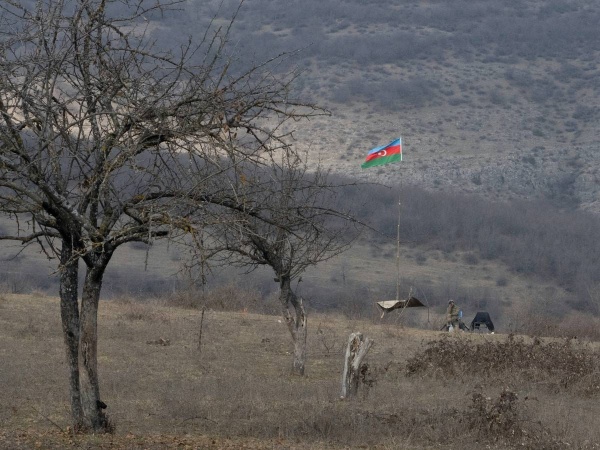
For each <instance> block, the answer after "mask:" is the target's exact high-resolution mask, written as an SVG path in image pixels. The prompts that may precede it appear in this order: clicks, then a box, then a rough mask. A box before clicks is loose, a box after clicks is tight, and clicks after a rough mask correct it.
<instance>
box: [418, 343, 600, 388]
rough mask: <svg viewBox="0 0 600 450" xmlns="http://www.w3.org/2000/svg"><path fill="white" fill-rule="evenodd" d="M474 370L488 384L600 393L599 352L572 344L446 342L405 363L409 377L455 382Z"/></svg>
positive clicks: (435, 345) (433, 346)
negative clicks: (517, 382)
mask: <svg viewBox="0 0 600 450" xmlns="http://www.w3.org/2000/svg"><path fill="white" fill-rule="evenodd" d="M473 371H476V372H478V373H480V374H482V375H483V376H485V377H486V378H487V379H489V380H497V379H498V378H503V377H504V376H505V375H506V374H508V373H510V374H511V378H512V379H514V378H515V377H520V378H521V379H522V380H528V381H532V382H542V381H543V382H544V383H545V384H546V385H548V386H554V388H553V389H556V387H558V388H560V389H571V388H574V390H575V391H582V389H583V391H584V392H586V393H587V394H586V395H589V394H591V393H598V392H600V387H599V388H596V387H595V386H596V384H595V383H597V381H598V371H599V364H598V355H597V352H595V351H592V350H590V349H587V348H585V347H582V346H579V345H575V344H574V343H573V342H572V340H570V339H565V340H563V341H561V342H557V341H552V342H548V343H543V342H542V341H541V340H540V339H538V338H534V339H533V340H532V341H531V342H530V343H527V342H525V340H524V339H522V338H515V337H514V336H513V335H510V336H509V337H508V339H506V340H505V341H485V342H481V343H475V344H473V343H471V342H469V341H467V340H459V339H450V338H443V339H439V340H435V341H431V342H429V343H428V344H427V348H426V349H425V350H424V351H423V352H421V353H418V354H416V355H414V356H413V357H411V358H410V359H409V360H408V361H407V365H406V374H407V375H408V376H417V375H424V376H432V375H435V376H440V377H445V378H453V377H457V376H460V375H461V374H469V373H471V372H473Z"/></svg>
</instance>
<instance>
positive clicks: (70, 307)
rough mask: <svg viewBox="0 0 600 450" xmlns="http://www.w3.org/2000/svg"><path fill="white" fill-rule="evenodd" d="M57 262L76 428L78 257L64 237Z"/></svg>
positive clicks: (79, 422) (79, 420)
mask: <svg viewBox="0 0 600 450" xmlns="http://www.w3.org/2000/svg"><path fill="white" fill-rule="evenodd" d="M60 264H61V271H60V316H61V321H62V329H63V337H64V340H65V350H66V356H67V366H68V370H69V394H70V398H71V418H72V420H73V430H75V431H79V430H81V429H82V428H83V427H84V423H85V421H84V414H83V408H82V406H81V389H80V386H79V325H80V322H79V304H78V289H77V288H78V283H79V280H78V275H79V270H78V269H79V268H78V264H79V259H78V258H74V257H73V247H72V246H71V245H70V243H69V242H68V241H67V240H66V239H65V240H63V242H62V247H61V252H60Z"/></svg>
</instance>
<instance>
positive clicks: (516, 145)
mask: <svg viewBox="0 0 600 450" xmlns="http://www.w3.org/2000/svg"><path fill="white" fill-rule="evenodd" d="M238 6H239V2H237V1H225V2H222V1H216V0H215V1H203V2H200V1H188V2H185V3H182V4H181V9H182V10H183V11H172V12H164V13H162V14H156V15H155V16H149V17H147V18H146V19H147V21H148V24H149V28H150V30H151V33H152V37H153V38H155V39H156V42H157V45H160V46H163V47H165V48H171V49H176V48H177V45H178V42H181V41H185V40H186V39H187V35H188V34H189V33H191V34H195V35H199V34H200V33H204V31H205V29H206V27H207V26H209V25H210V24H211V23H212V25H213V26H219V25H220V24H226V23H227V22H228V20H229V18H230V17H231V16H232V15H233V14H234V13H235V11H236V10H237V8H238ZM112 7H118V6H117V5H116V4H115V5H112ZM182 12H183V14H182ZM598 23H600V5H599V4H597V2H593V1H567V0H556V1H544V2H535V1H526V0H514V1H502V2H497V1H491V0H489V1H488V0H481V1H477V2H469V1H460V0H456V1H454V0H453V1H403V2H400V3H398V2H395V1H385V0H382V1H376V2H374V1H373V2H365V1H358V0H356V1H353V0H349V1H330V2H322V1H313V0H303V1H302V2H300V1H282V0H280V1H264V0H256V1H247V2H245V3H244V4H243V5H242V6H241V8H240V9H239V11H238V13H237V19H236V23H235V26H234V28H233V31H232V35H231V36H232V39H231V42H230V47H229V49H230V51H231V52H232V54H234V55H235V56H236V58H237V59H238V64H240V65H246V64H249V63H252V62H256V61H264V60H266V59H268V58H270V57H273V56H274V55H277V54H279V53H282V52H291V53H290V55H289V56H288V57H286V58H284V59H283V60H282V61H281V64H280V65H279V67H278V69H279V70H281V71H282V72H284V71H288V70H292V69H294V68H298V69H299V70H300V71H301V74H300V76H299V78H298V83H297V89H298V91H299V94H300V96H301V97H303V98H306V99H308V100H312V101H315V102H317V103H318V104H319V105H321V106H323V107H325V108H327V109H328V110H330V111H331V115H330V116H326V117H325V116H324V117H320V118H316V119H313V120H311V121H310V122H307V123H305V124H299V129H298V130H297V132H296V133H295V137H296V139H297V145H298V146H300V147H301V148H303V149H305V150H306V151H307V154H308V157H309V161H311V162H312V163H313V164H316V163H317V162H320V163H321V164H323V165H325V166H327V167H330V168H331V169H332V171H333V172H334V173H335V174H336V175H337V176H339V177H342V178H340V179H343V180H348V179H350V180H351V181H354V180H359V181H361V182H367V183H369V184H366V185H362V186H359V187H357V188H348V189H346V190H345V191H344V193H343V195H342V196H341V197H340V200H339V201H340V206H342V207H344V206H349V205H352V206H353V207H354V208H355V211H356V214H357V216H358V217H359V218H360V219H362V220H365V221H368V222H369V223H370V224H371V226H372V227H373V228H374V229H375V230H376V232H374V233H372V234H369V235H365V236H364V237H363V239H362V240H361V241H360V242H359V243H357V245H356V246H355V247H354V248H353V249H352V250H351V251H350V252H348V253H347V254H345V255H342V256H341V257H340V258H337V259H334V260H332V261H330V262H328V263H327V264H323V265H322V266H319V267H318V268H317V269H316V270H313V271H309V272H308V273H307V274H306V276H305V277H303V278H304V281H303V282H302V284H300V285H298V286H297V288H298V289H299V291H300V293H301V294H302V295H304V296H306V297H307V299H308V301H309V302H310V304H311V306H312V307H314V308H316V309H320V310H329V309H338V310H342V311H343V312H345V313H347V314H348V315H364V314H365V313H366V312H372V308H373V301H375V300H381V299H386V298H393V297H394V295H395V292H396V260H395V258H396V247H395V245H396V225H397V219H398V208H397V203H398V199H400V201H401V202H402V209H401V210H400V223H401V244H402V247H401V258H400V269H401V270H400V273H401V291H402V295H406V294H407V293H408V291H409V290H410V289H414V291H416V292H418V295H419V296H421V297H423V298H424V299H426V301H427V302H428V303H429V304H430V305H431V306H432V307H434V308H437V309H438V310H443V308H444V305H445V302H446V300H447V298H448V297H449V296H452V297H454V298H456V299H457V300H458V302H459V303H460V304H461V306H462V307H463V308H464V309H465V310H467V311H468V312H469V313H472V314H474V313H475V311H476V310H479V309H486V310H489V311H491V312H492V313H493V316H495V318H497V321H498V322H499V324H500V325H501V326H502V327H503V328H504V329H514V330H522V329H523V327H525V326H526V324H525V323H524V322H525V321H526V320H527V321H530V320H533V319H530V318H531V317H542V318H544V320H545V319H546V318H548V319H550V320H554V321H555V322H556V319H557V318H561V319H563V320H567V319H568V318H571V319H570V320H576V321H577V322H578V323H579V325H578V326H579V327H580V328H582V327H584V325H583V322H582V320H583V319H582V315H583V316H585V315H597V314H598V313H599V311H600V261H599V258H600V257H598V256H597V255H600V252H599V251H598V250H600V249H598V246H599V245H600V244H599V242H600V239H598V238H599V237H600V236H598V234H599V233H600V231H599V230H600V227H599V226H598V225H599V222H598V221H599V220H600V219H599V218H598V213H600V202H599V199H598V195H599V192H598V189H599V186H600V183H598V181H599V179H598V178H599V172H598V169H599V166H600V162H599V158H598V156H597V153H598V150H599V147H600V146H599V143H600V128H599V126H598V120H599V119H600V106H599V105H600V98H599V97H600V72H599V70H600V69H599V67H598V62H599V61H600V28H599V27H598ZM180 30H186V31H185V33H181V32H180ZM296 50H298V51H296ZM398 136H402V138H403V144H404V161H403V162H402V163H400V164H392V165H388V166H384V167H378V168H374V169H370V170H365V171H363V170H362V169H361V168H360V164H361V162H362V161H363V160H364V156H365V154H366V152H367V151H368V150H369V149H370V148H372V147H374V146H376V145H379V144H383V143H386V142H388V141H390V140H392V139H393V138H395V137H398ZM380 184H383V185H386V186H389V188H385V187H383V186H380ZM0 226H1V227H4V228H9V227H11V226H12V225H11V224H10V223H9V222H1V223H0ZM1 249H2V255H3V256H2V260H3V262H2V266H1V269H0V271H1V273H0V277H1V278H0V283H1V284H2V288H3V289H4V290H7V291H10V292H27V291H31V290H32V289H38V290H44V291H54V292H56V277H55V276H54V275H53V274H52V272H51V270H52V269H51V268H52V267H53V266H54V264H53V263H48V262H47V261H46V260H45V258H44V255H41V254H39V253H37V251H36V250H35V249H33V248H28V249H25V250H23V251H22V249H21V248H20V247H19V246H18V245H16V244H6V243H3V245H2V248H1ZM119 252H120V253H118V254H117V255H116V258H117V259H116V261H115V262H116V264H115V265H113V266H112V267H111V268H110V269H109V271H108V273H107V276H106V282H105V287H106V289H107V296H109V297H111V296H124V295H132V296H138V297H152V296H159V295H179V296H182V294H181V292H182V290H183V291H187V294H186V295H185V296H183V297H186V296H187V297H186V298H182V301H184V302H185V301H187V302H192V303H194V302H196V303H198V302H199V301H201V299H202V292H203V291H202V288H198V287H191V279H190V278H189V277H188V275H187V274H185V273H182V272H179V271H180V269H181V264H180V262H181V261H182V260H184V259H185V258H186V255H185V253H184V252H183V250H181V249H178V248H176V247H173V246H169V245H167V244H166V243H161V244H158V245H156V246H155V247H153V248H147V247H145V246H144V245H131V246H130V247H128V248H127V249H122V250H120V251H119ZM208 275H209V278H208V284H207V285H206V286H204V289H212V290H214V289H224V291H223V292H224V294H223V295H224V296H227V295H229V296H231V291H227V289H228V288H229V287H231V286H235V285H237V284H240V283H242V282H243V283H244V284H245V285H246V286H251V288H250V289H249V290H247V293H248V299H247V300H248V301H247V302H246V304H241V305H240V308H242V307H248V306H249V307H251V308H254V309H256V310H260V309H261V308H262V309H264V308H265V306H264V305H265V304H266V305H268V306H267V307H268V308H271V307H275V301H272V302H271V301H270V300H269V299H270V298H271V297H272V296H273V295H275V294H274V292H275V289H276V285H275V283H273V282H272V275H271V274H270V273H268V272H267V271H264V272H262V271H257V272H255V273H253V274H252V275H251V278H250V279H251V281H248V280H249V278H248V275H243V274H240V273H237V272H234V271H233V270H231V269H219V270H215V271H213V272H210V273H208ZM242 277H244V278H243V281H242ZM227 292H229V294H228V293H227ZM264 299H266V302H264V301H263V300H264ZM269 305H270V306H269ZM524 317H527V318H528V319H524ZM544 320H542V321H541V322H540V323H543V324H544V325H543V326H544V327H545V329H544V330H545V331H546V332H548V331H549V330H548V324H547V323H546V322H545V321H544ZM528 326H530V327H532V325H531V323H529V325H528ZM540 326H541V325H540Z"/></svg>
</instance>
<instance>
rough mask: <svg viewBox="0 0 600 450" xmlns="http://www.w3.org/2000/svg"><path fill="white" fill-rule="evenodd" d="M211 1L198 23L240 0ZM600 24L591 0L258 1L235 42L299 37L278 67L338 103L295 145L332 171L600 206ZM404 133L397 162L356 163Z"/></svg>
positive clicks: (275, 46) (264, 52)
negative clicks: (366, 168) (368, 166)
mask: <svg viewBox="0 0 600 450" xmlns="http://www.w3.org/2000/svg"><path fill="white" fill-rule="evenodd" d="M217 4H220V2H212V3H211V2H202V4H200V3H190V4H188V6H187V11H188V13H189V16H188V17H189V18H190V20H192V21H193V23H195V24H196V25H195V26H196V27H198V26H201V25H198V24H203V23H206V22H207V21H208V19H209V18H210V17H212V14H216V15H217V17H228V14H231V11H232V9H233V8H234V7H235V6H237V2H235V1H232V2H226V3H225V6H224V7H222V8H221V9H220V10H219V9H218V8H217ZM228 6H229V7H228ZM173 20H174V19H173ZM599 22H600V5H598V3H597V2H593V1H585V0H554V1H544V2H537V1H532V0H518V1H510V2H508V1H507V2H500V3H499V2H497V1H493V0H480V1H477V2H472V1H461V0H457V1H452V2H447V1H426V2H417V1H414V2H413V1H404V2H400V3H398V2H395V1H377V2H362V1H358V0H351V1H343V2H342V1H333V2H320V1H313V0H309V1H303V2H296V1H294V2H289V1H254V2H252V4H250V3H248V4H244V5H242V8H241V9H240V11H239V13H238V17H237V23H236V26H234V31H233V32H234V36H233V38H232V44H233V46H234V48H235V50H236V53H237V55H238V56H239V57H240V58H241V59H242V60H244V61H248V60H258V61H260V60H261V59H266V58H267V57H272V56H273V55H276V54H278V53H280V52H283V51H294V50H296V49H300V52H298V53H294V54H292V56H291V57H290V58H289V59H286V60H285V61H284V63H283V64H282V69H285V68H290V67H298V68H299V69H300V70H301V75H300V77H299V79H298V87H299V88H300V93H301V95H302V96H303V97H308V98H311V99H313V100H314V101H316V102H318V103H319V104H320V105H321V106H323V107H325V108H327V109H329V110H330V111H331V113H332V115H331V116H330V117H321V118H318V119H315V120H312V121H311V122H310V123H308V124H307V125H306V126H304V127H303V128H301V129H300V130H299V132H298V133H297V134H296V137H297V141H298V145H299V146H301V147H303V148H305V149H307V150H308V151H309V152H310V154H311V155H312V156H313V159H314V160H315V161H316V159H317V158H319V159H320V160H321V161H322V162H323V163H324V164H325V165H327V166H330V167H332V168H333V169H334V170H336V171H340V172H342V173H344V174H348V175H351V176H354V177H357V178H358V179H361V180H369V181H377V182H383V183H386V184H392V185H393V184H400V183H404V184H417V185H420V186H423V187H427V188H429V189H438V190H448V189H451V190H456V191H462V192H476V193H478V194H481V195H485V196H488V197H489V198H492V199H497V198H503V199H511V198H547V199H551V200H553V201H555V202H556V203H558V204H560V205H562V206H563V207H569V208H573V207H581V208H583V209H587V210H591V211H594V212H600V203H599V201H598V193H599V191H598V189H599V188H598V186H600V183H598V181H599V180H598V176H599V174H598V169H599V164H600V162H599V160H598V157H597V153H598V146H599V143H600V128H599V127H598V119H599V118H600V109H599V107H598V105H599V104H600V83H599V80H600V68H599V67H598V62H599V57H600V29H599V28H598V26H597V24H598V23H599ZM167 23H169V24H170V25H169V26H171V27H172V26H174V25H172V24H171V22H167ZM163 26H164V25H163ZM192 29H194V28H193V26H192ZM164 31H165V29H163V32H162V33H159V34H158V35H159V36H160V37H161V38H164V39H165V40H166V39H173V38H172V37H171V38H168V37H167V36H166V33H165V32H164ZM399 135H400V136H402V137H403V143H404V151H405V155H404V156H405V159H404V162H403V163H402V164H396V165H393V166H388V167H383V168H379V169H372V170H369V171H364V172H363V171H362V170H361V169H360V163H361V162H362V161H363V159H364V156H365V154H366V152H367V151H368V150H369V149H370V148H372V147H375V146H377V145H381V144H383V143H387V142H388V141H390V140H392V139H394V138H395V137H397V136H399Z"/></svg>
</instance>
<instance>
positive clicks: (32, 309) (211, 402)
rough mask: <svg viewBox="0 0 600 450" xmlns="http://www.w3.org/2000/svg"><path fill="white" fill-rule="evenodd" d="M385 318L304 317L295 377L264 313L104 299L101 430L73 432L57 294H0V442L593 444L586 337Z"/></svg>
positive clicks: (593, 347)
mask: <svg viewBox="0 0 600 450" xmlns="http://www.w3.org/2000/svg"><path fill="white" fill-rule="evenodd" d="M397 313H398V312H395V313H393V314H397ZM405 314H412V312H411V311H407V312H405ZM395 319H396V318H395V317H393V316H392V315H390V316H388V317H386V318H385V319H384V320H379V319H377V320H375V321H368V320H348V319H346V318H344V317H342V316H340V315H338V314H329V315H320V314H315V315H312V316H310V319H309V320H310V327H311V328H310V329H311V331H310V333H309V338H308V348H309V357H308V361H307V376H306V377H303V378H298V377H293V376H290V375H289V368H290V365H291V355H290V351H291V348H292V345H291V339H290V336H289V333H288V331H287V329H286V327H285V325H284V324H282V323H281V320H280V319H279V318H278V316H270V315H257V314H251V313H244V312H239V311H229V312H220V311H214V310H207V311H206V313H205V314H204V315H201V313H200V312H199V311H197V310H190V309H180V308H174V307H172V306H168V305H165V304H148V303H146V304H141V303H136V302H104V303H103V304H102V306H101V309H100V315H99V355H98V361H99V370H100V387H101V394H102V400H103V401H104V402H105V403H106V404H107V405H108V407H107V412H108V414H109V415H110V418H111V419H112V421H113V422H114V425H115V427H116V432H115V434H114V435H104V436H103V435H92V436H72V435H71V434H70V433H69V430H68V426H69V423H70V421H69V405H68V394H67V385H68V383H67V373H66V368H65V365H64V362H63V360H64V350H63V339H62V335H61V327H60V318H59V302H58V299H56V298H52V297H43V296H39V295H37V296H16V295H2V296H0V340H1V341H2V343H3V345H2V346H1V347H0V379H1V380H2V385H3V389H2V390H0V446H2V447H3V448H11V449H30V448H57V449H58V448H127V449H130V448H146V449H159V448H248V449H266V448H289V449H321V448H324V449H327V448H330V449H341V448H381V449H392V448H394V449H425V448H435V447H438V446H444V448H461V449H479V448H482V447H486V446H488V447H492V448H498V449H504V448H506V449H509V448H539V449H542V448H544V449H562V448H567V447H569V448H578V449H597V448H599V447H600V435H599V434H598V433H599V432H598V427H597V426H595V424H596V422H597V419H596V418H597V417H598V413H599V411H598V401H597V400H598V395H600V390H599V389H598V369H599V368H598V351H599V349H598V343H597V342H586V341H578V340H573V339H567V340H564V339H563V340H550V339H543V340H540V339H531V338H526V337H520V336H514V335H510V336H509V335H507V334H495V335H490V334H479V333H474V334H466V333H453V334H452V335H449V334H448V333H442V332H438V331H432V330H423V329H414V328H409V327H405V326H402V325H399V324H398V323H397V322H396V320H395ZM434 320H437V319H436V318H434ZM355 331H360V332H362V333H363V334H364V335H365V336H366V337H369V338H370V339H374V341H375V344H374V346H373V347H372V349H371V350H370V351H369V353H368V355H367V358H366V360H365V362H366V364H367V366H368V368H367V372H366V374H365V383H364V384H363V385H362V386H361V388H360V389H359V395H358V397H357V398H355V399H351V400H347V401H341V400H340V398H339V394H340V389H341V384H340V379H341V371H342V369H343V359H344V351H345V346H346V342H347V340H348V336H349V335H350V333H352V332H355ZM200 332H201V334H200Z"/></svg>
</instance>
